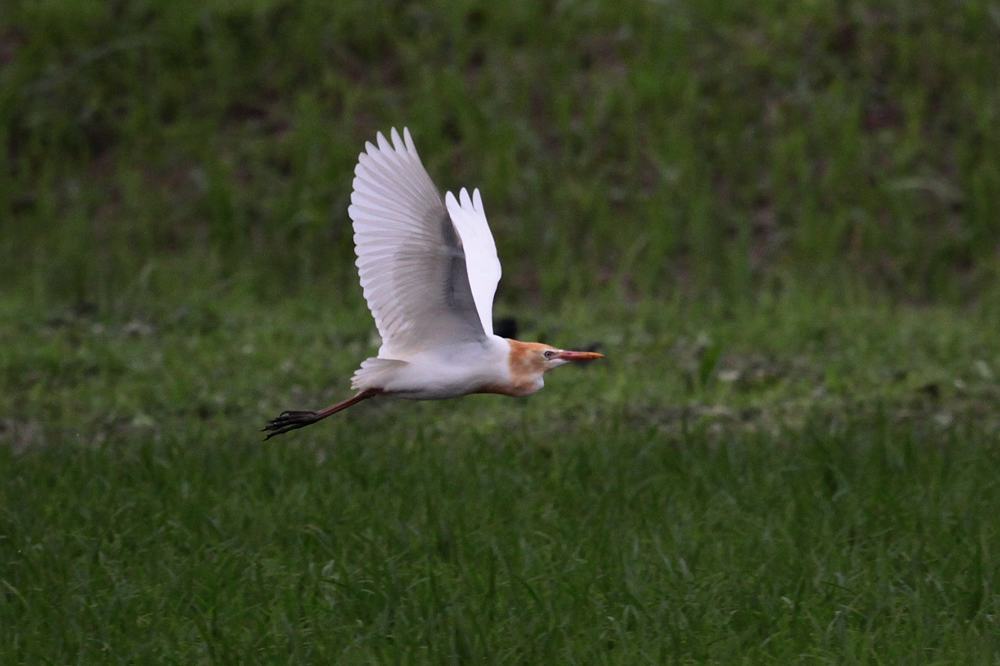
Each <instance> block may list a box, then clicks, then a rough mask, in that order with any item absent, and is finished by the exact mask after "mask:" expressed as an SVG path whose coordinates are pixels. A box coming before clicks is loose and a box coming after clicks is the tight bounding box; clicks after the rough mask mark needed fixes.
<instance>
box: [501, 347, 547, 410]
mask: <svg viewBox="0 0 1000 666" xmlns="http://www.w3.org/2000/svg"><path fill="white" fill-rule="evenodd" d="M507 345H508V347H509V352H508V354H507V371H508V373H509V376H510V388H511V392H510V395H518V396H521V395H530V394H532V393H534V392H535V391H538V390H540V389H541V388H542V386H544V385H545V380H544V375H545V363H544V361H543V360H542V356H541V354H539V351H540V350H544V349H545V348H546V347H545V345H543V344H541V343H539V342H521V341H520V340H510V339H508V340H507Z"/></svg>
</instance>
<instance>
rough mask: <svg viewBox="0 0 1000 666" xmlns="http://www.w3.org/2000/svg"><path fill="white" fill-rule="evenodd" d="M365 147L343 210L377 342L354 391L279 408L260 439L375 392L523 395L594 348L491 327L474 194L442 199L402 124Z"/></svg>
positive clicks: (493, 275)
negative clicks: (314, 407) (505, 334)
mask: <svg viewBox="0 0 1000 666" xmlns="http://www.w3.org/2000/svg"><path fill="white" fill-rule="evenodd" d="M390 137H391V141H390V140H387V139H386V138H385V136H383V135H382V134H381V133H379V134H378V136H377V138H376V143H377V145H373V144H371V143H370V142H369V143H366V144H365V152H363V153H361V154H360V155H359V156H358V164H357V166H356V167H355V169H354V175H355V177H354V191H353V192H352V193H351V205H350V207H349V208H348V214H349V215H350V217H351V220H352V221H353V223H354V243H355V251H356V253H357V257H358V259H357V262H356V263H357V267H358V274H359V276H360V278H361V287H362V288H363V290H364V296H365V300H366V301H367V302H368V308H369V309H370V310H371V313H372V316H373V317H374V319H375V326H376V328H377V329H378V333H379V336H380V337H381V339H382V344H381V346H380V347H379V350H378V355H377V356H375V357H373V358H369V359H366V360H365V361H363V362H362V363H361V367H360V368H358V370H357V371H356V372H355V373H354V376H353V377H352V379H351V387H352V388H353V389H354V390H355V391H357V393H356V394H355V395H354V396H353V397H351V398H349V399H347V400H344V401H343V402H339V403H337V404H335V405H331V406H330V407H327V408H326V409H323V410H320V411H315V412H314V411H286V412H282V413H281V414H280V415H279V416H278V417H277V418H275V419H273V420H271V421H269V422H268V423H267V425H266V426H265V427H264V430H265V431H266V432H267V433H268V435H267V436H268V438H270V437H273V436H274V435H280V434H282V433H285V432H288V431H289V430H294V429H296V428H302V427H305V426H307V425H311V424H313V423H316V422H317V421H319V420H321V419H324V418H326V417H328V416H330V415H332V414H336V413H337V412H339V411H341V410H344V409H347V408H348V407H350V406H352V405H355V404H357V403H359V402H361V401H362V400H367V399H369V398H374V397H376V396H396V397H400V398H409V399H412V400H439V399H443V398H454V397H458V396H462V395H468V394H470V393H498V394H502V395H509V396H526V395H530V394H532V393H534V392H536V391H538V390H539V389H541V388H542V386H543V384H544V379H543V376H544V374H545V373H546V372H547V371H548V370H551V369H553V368H556V367H559V366H560V365H564V364H566V363H569V362H572V361H592V360H595V359H599V358H602V357H603V355H602V354H599V353H597V352H593V351H567V350H563V349H557V348H555V347H552V346H549V345H546V344H541V343H538V342H520V341H518V340H510V339H507V338H502V337H500V336H497V335H494V334H493V314H492V311H493V296H494V294H495V293H496V289H497V283H498V282H499V281H500V260H499V259H498V258H497V249H496V245H495V244H494V242H493V235H492V234H491V233H490V228H489V225H488V224H487V222H486V211H485V209H484V208H483V200H482V197H481V196H480V194H479V190H478V189H474V190H473V191H472V194H471V195H470V194H469V193H468V192H467V191H466V190H465V189H464V188H463V189H462V190H460V191H459V193H458V196H457V197H456V196H455V195H453V194H452V193H451V192H448V193H447V194H446V195H445V197H444V199H443V200H442V198H441V195H440V193H439V191H438V189H437V188H436V187H435V186H434V183H433V182H431V178H430V176H429V175H427V171H426V170H425V169H424V166H423V164H422V163H421V161H420V156H419V155H418V154H417V149H416V147H415V146H414V145H413V139H412V137H411V136H410V132H409V130H407V129H406V128H404V129H403V134H402V136H400V134H399V132H397V131H396V130H395V129H392V131H391V132H390Z"/></svg>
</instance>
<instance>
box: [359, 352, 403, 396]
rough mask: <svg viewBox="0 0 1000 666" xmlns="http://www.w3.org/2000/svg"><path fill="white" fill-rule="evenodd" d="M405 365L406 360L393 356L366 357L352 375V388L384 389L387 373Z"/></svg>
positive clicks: (362, 389)
mask: <svg viewBox="0 0 1000 666" xmlns="http://www.w3.org/2000/svg"><path fill="white" fill-rule="evenodd" d="M404 365H406V361H398V360H396V359H393V358H366V359H365V360H364V361H362V362H361V367H360V368H358V369H357V370H356V371H355V372H354V376H353V377H351V388H352V389H354V390H355V391H365V390H368V389H384V388H385V381H386V379H388V377H387V375H388V374H390V373H392V372H393V371H395V370H398V369H399V368H401V367H402V366H404Z"/></svg>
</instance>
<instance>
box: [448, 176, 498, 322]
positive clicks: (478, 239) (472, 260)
mask: <svg viewBox="0 0 1000 666" xmlns="http://www.w3.org/2000/svg"><path fill="white" fill-rule="evenodd" d="M444 201H445V204H446V205H447V206H448V215H450V216H451V221H452V223H453V224H454V225H455V228H456V229H457V230H458V236H459V238H461V239H462V247H463V248H465V264H466V268H467V270H468V272H469V286H470V287H472V298H473V299H474V300H475V301H476V310H478V312H479V321H481V322H482V324H483V330H484V331H486V333H487V334H489V335H493V297H494V296H495V295H496V293H497V283H499V282H500V259H499V257H497V246H496V243H494V242H493V234H491V233H490V225H489V224H487V222H486V211H485V210H484V209H483V199H482V197H480V196H479V190H478V189H476V190H473V191H472V198H471V199H470V198H469V193H468V192H466V191H465V188H464V187H463V188H462V191H461V192H459V194H458V199H457V200H456V199H455V195H454V194H452V193H451V192H449V193H448V194H447V195H445V198H444Z"/></svg>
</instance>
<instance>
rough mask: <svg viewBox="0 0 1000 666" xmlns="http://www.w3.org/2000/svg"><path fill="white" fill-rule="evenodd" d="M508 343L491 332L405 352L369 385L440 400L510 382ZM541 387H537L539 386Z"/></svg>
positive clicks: (402, 395)
mask: <svg viewBox="0 0 1000 666" xmlns="http://www.w3.org/2000/svg"><path fill="white" fill-rule="evenodd" d="M509 356H510V347H509V345H508V343H507V340H505V339H504V338H501V337H498V336H496V335H491V336H490V337H489V338H488V339H487V340H486V341H485V342H484V343H475V342H465V343H460V344H457V345H450V346H447V347H433V348H430V349H425V350H423V351H420V352H417V353H415V354H412V355H407V357H406V359H405V360H403V359H400V360H403V362H402V363H399V364H386V366H385V370H384V372H381V373H375V374H374V375H373V376H372V377H371V379H370V380H369V381H371V382H372V385H371V386H367V385H364V384H356V385H355V388H357V389H360V390H364V389H367V388H378V389H381V390H383V391H385V392H386V393H390V394H392V395H396V396H398V397H400V398H406V399H410V400H442V399H444V398H455V397H458V396H461V395H466V394H469V393H480V392H484V391H486V390H489V389H490V387H495V386H504V385H507V384H509V383H510V370H509V361H508V359H509ZM539 388H541V387H539Z"/></svg>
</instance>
